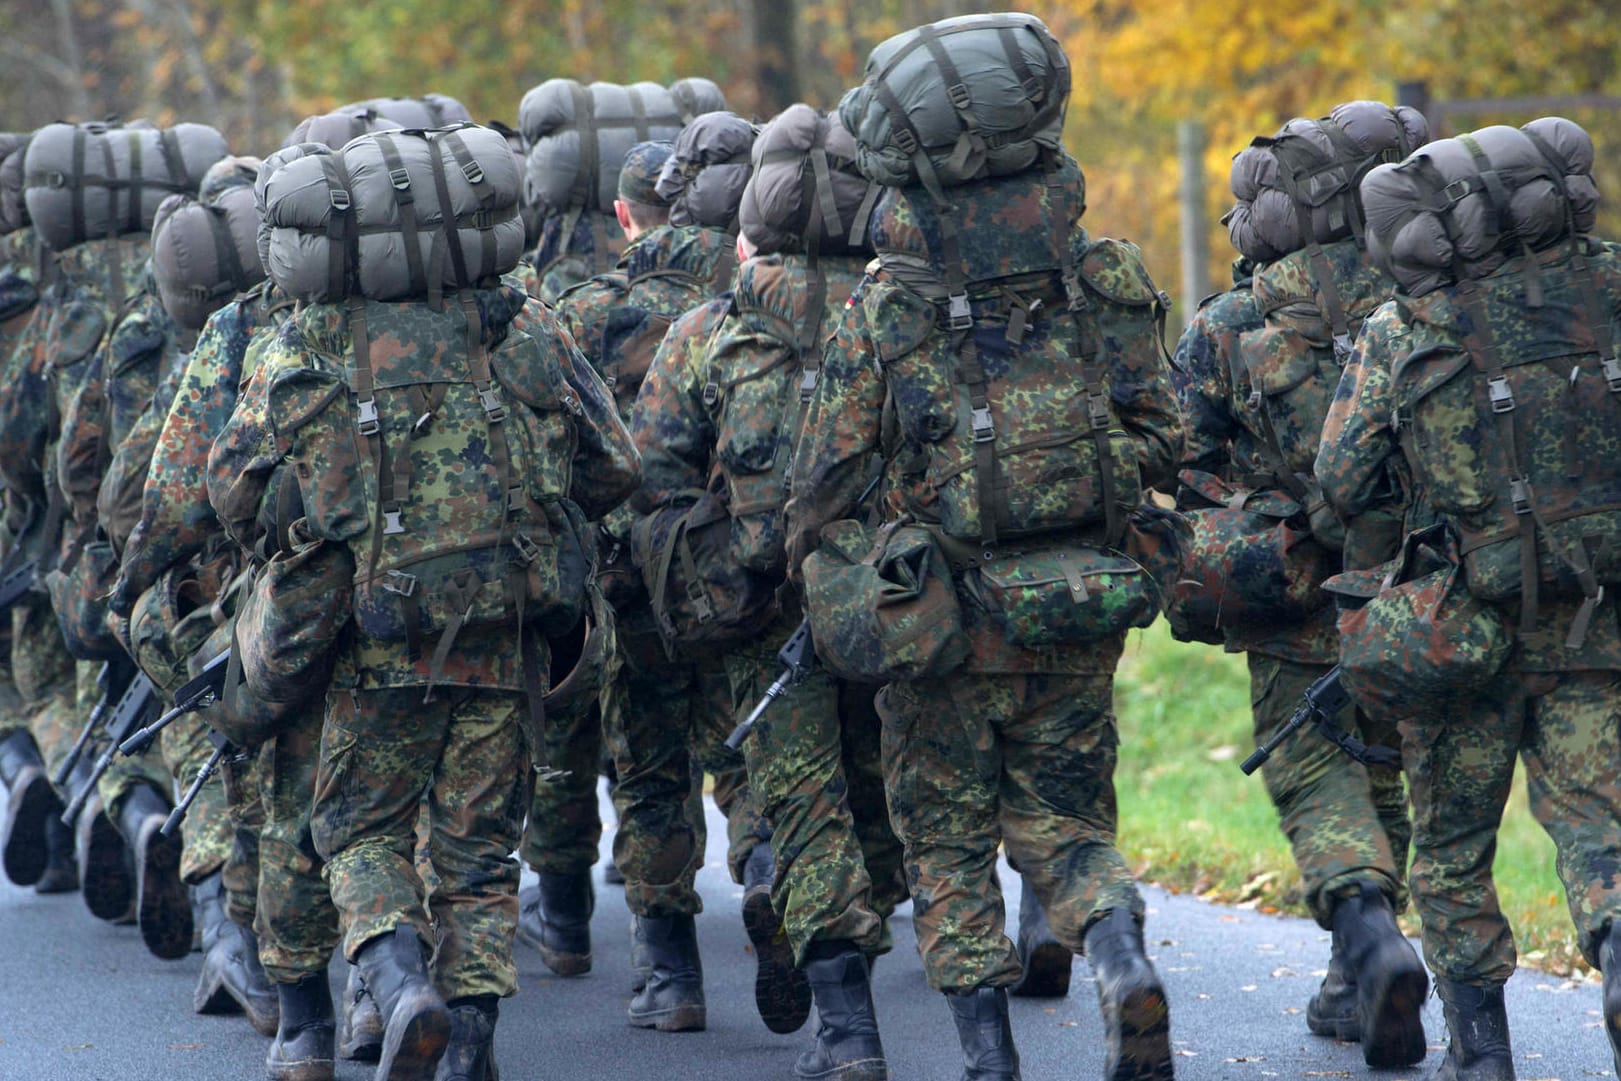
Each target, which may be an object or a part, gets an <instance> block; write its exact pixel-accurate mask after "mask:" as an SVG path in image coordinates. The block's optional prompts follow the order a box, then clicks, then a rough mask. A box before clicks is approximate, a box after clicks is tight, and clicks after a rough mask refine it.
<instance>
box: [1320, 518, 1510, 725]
mask: <svg viewBox="0 0 1621 1081" xmlns="http://www.w3.org/2000/svg"><path fill="white" fill-rule="evenodd" d="M1325 589H1326V590H1327V591H1329V592H1331V593H1333V594H1335V595H1336V596H1337V597H1339V598H1342V600H1341V604H1342V607H1345V610H1344V611H1342V612H1341V613H1340V619H1339V630H1340V672H1341V676H1342V678H1343V680H1344V683H1345V690H1346V692H1347V693H1348V694H1350V695H1351V697H1352V698H1353V699H1355V700H1356V702H1357V704H1358V705H1360V706H1362V707H1363V708H1364V709H1365V710H1367V711H1368V712H1369V713H1370V714H1372V715H1373V716H1376V717H1394V718H1401V717H1411V716H1416V715H1419V714H1424V713H1435V712H1440V711H1450V710H1451V709H1452V707H1453V705H1454V704H1455V703H1457V702H1458V701H1461V700H1465V699H1468V698H1470V697H1472V696H1474V695H1477V694H1479V693H1481V692H1482V691H1484V690H1487V689H1488V688H1490V687H1491V685H1492V682H1493V681H1494V680H1495V679H1496V677H1497V674H1498V673H1499V672H1501V671H1502V668H1503V665H1504V664H1505V663H1506V662H1507V660H1508V655H1509V652H1510V651H1511V650H1512V649H1513V646H1514V632H1513V631H1512V629H1511V628H1510V627H1509V622H1508V617H1507V616H1506V614H1505V613H1504V611H1503V610H1502V609H1501V608H1499V607H1497V606H1496V605H1493V604H1490V603H1488V602H1486V601H1481V600H1478V599H1476V598H1475V597H1474V596H1473V595H1471V594H1470V592H1469V591H1468V589H1467V588H1465V586H1464V581H1463V574H1462V570H1461V568H1460V566H1459V564H1458V559H1457V551H1456V546H1455V545H1454V544H1453V543H1452V541H1451V540H1450V538H1448V537H1446V536H1445V534H1444V530H1442V529H1441V528H1439V527H1432V528H1431V529H1428V530H1423V531H1420V532H1417V533H1414V534H1411V535H1410V536H1409V537H1408V538H1407V541H1406V543H1405V544H1404V545H1403V551H1402V555H1401V556H1399V557H1398V558H1397V559H1395V560H1393V561H1391V563H1389V564H1387V565H1386V566H1385V567H1383V568H1380V569H1378V570H1375V571H1352V572H1348V573H1346V574H1340V575H1335V576H1334V577H1333V578H1330V579H1329V580H1328V583H1327V584H1326V586H1325ZM1364 601H1365V603H1364Z"/></svg>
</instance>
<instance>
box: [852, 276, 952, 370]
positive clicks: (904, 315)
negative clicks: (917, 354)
mask: <svg viewBox="0 0 1621 1081" xmlns="http://www.w3.org/2000/svg"><path fill="white" fill-rule="evenodd" d="M861 303H862V308H863V309H864V310H865V311H866V313H867V322H868V324H869V326H870V327H871V331H872V337H873V344H874V345H875V346H876V347H877V349H878V358H879V360H880V361H882V362H883V363H885V364H888V363H891V362H892V361H896V360H899V359H900V358H901V357H904V356H905V355H906V354H908V353H910V352H912V351H913V350H914V349H916V348H917V347H918V346H919V345H921V344H923V342H924V341H925V340H927V339H928V337H929V335H930V334H932V333H934V328H935V323H936V312H935V307H934V305H933V304H931V303H929V302H928V301H927V300H925V299H923V298H922V297H921V296H919V295H918V294H916V293H914V292H913V291H912V290H910V289H907V288H905V287H904V286H900V285H896V284H894V283H893V282H876V283H869V285H868V287H867V290H866V295H865V296H864V297H863V298H862V302H861Z"/></svg>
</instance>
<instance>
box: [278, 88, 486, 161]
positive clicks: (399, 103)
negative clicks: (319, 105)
mask: <svg viewBox="0 0 1621 1081" xmlns="http://www.w3.org/2000/svg"><path fill="white" fill-rule="evenodd" d="M333 111H334V112H339V113H366V112H370V113H375V114H376V115H378V116H381V117H386V118H387V119H389V120H391V121H393V122H395V123H396V124H398V125H399V126H400V127H405V128H442V127H444V126H445V125H446V124H468V123H471V122H472V120H473V114H472V113H470V112H468V111H467V106H465V105H463V104H462V103H461V102H459V101H457V100H456V99H455V98H453V97H451V96H450V95H448V94H424V95H422V96H421V97H420V98H367V99H366V100H365V101H356V102H352V103H351V104H348V105H344V106H340V107H339V108H337V109H335V110H333ZM357 134H358V133H357ZM298 141H299V142H302V141H303V140H302V139H301V140H298ZM317 141H318V142H319V141H320V140H317ZM341 145H343V144H341V143H339V144H336V145H334V146H333V147H332V149H334V150H336V149H338V147H339V146H341Z"/></svg>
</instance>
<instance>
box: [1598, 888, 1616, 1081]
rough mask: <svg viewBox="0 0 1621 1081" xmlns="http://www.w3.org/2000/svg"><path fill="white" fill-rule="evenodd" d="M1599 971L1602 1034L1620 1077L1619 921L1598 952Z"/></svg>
mask: <svg viewBox="0 0 1621 1081" xmlns="http://www.w3.org/2000/svg"><path fill="white" fill-rule="evenodd" d="M1598 965H1599V971H1600V972H1602V973H1603V974H1604V1033H1605V1035H1607V1036H1609V1038H1610V1055H1611V1057H1612V1058H1613V1059H1614V1060H1615V1073H1614V1074H1613V1075H1612V1076H1615V1077H1621V921H1618V920H1612V921H1610V926H1609V927H1608V928H1607V929H1606V930H1605V932H1604V942H1603V944H1602V945H1600V946H1599V950H1598Z"/></svg>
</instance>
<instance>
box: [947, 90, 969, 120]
mask: <svg viewBox="0 0 1621 1081" xmlns="http://www.w3.org/2000/svg"><path fill="white" fill-rule="evenodd" d="M946 100H947V101H949V102H951V107H952V108H953V109H955V110H957V111H958V112H959V113H966V112H967V111H968V110H969V109H970V108H972V107H973V104H974V96H973V95H972V94H970V93H969V92H968V87H967V86H965V85H964V84H962V83H952V84H951V85H950V86H948V87H946Z"/></svg>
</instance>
